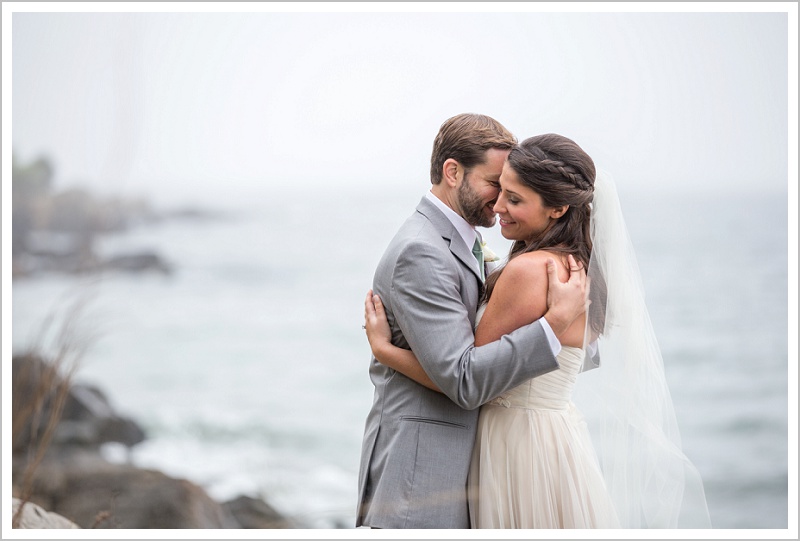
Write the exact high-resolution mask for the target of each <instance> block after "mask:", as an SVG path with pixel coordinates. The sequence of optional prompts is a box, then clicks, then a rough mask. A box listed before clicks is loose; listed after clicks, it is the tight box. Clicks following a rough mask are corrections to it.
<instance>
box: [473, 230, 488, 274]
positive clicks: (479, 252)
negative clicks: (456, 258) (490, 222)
mask: <svg viewBox="0 0 800 541" xmlns="http://www.w3.org/2000/svg"><path fill="white" fill-rule="evenodd" d="M472 255H474V256H475V259H477V260H478V269H479V270H480V271H481V281H485V280H486V276H485V275H484V269H483V248H481V240H480V238H479V237H475V244H473V245H472Z"/></svg>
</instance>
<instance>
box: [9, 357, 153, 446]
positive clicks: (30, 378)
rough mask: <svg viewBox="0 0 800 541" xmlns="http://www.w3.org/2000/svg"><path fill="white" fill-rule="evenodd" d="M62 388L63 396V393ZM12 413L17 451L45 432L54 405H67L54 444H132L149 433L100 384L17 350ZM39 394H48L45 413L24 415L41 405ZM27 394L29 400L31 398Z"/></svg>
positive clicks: (55, 430) (44, 398)
mask: <svg viewBox="0 0 800 541" xmlns="http://www.w3.org/2000/svg"><path fill="white" fill-rule="evenodd" d="M58 389H61V392H62V393H63V397H59V396H58ZM12 390H13V394H12V397H13V400H12V406H13V407H12V415H13V414H14V412H16V413H17V415H15V419H16V420H17V427H18V430H15V437H14V444H13V447H14V449H15V451H19V450H21V449H25V448H27V447H28V446H29V445H30V442H31V441H32V440H33V439H39V438H41V437H42V436H43V434H44V429H45V425H46V423H43V422H42V421H41V419H45V420H47V419H49V418H50V416H51V415H53V414H54V413H55V412H54V410H53V406H54V404H56V403H61V402H62V400H63V406H62V410H61V414H60V417H59V419H58V422H57V423H56V424H55V425H54V426H53V428H52V433H51V441H50V445H51V446H53V447H58V446H63V445H79V446H84V447H91V448H94V449H99V447H100V446H101V445H102V444H104V443H110V442H116V443H121V444H123V445H125V446H127V447H132V446H134V445H136V444H138V443H141V442H142V441H144V439H145V433H144V431H143V430H142V428H141V427H140V426H139V425H138V424H137V423H136V422H134V421H133V420H131V419H129V418H127V417H125V416H122V415H119V414H117V413H116V412H115V411H114V409H113V408H112V407H111V404H110V403H109V401H108V399H107V398H106V396H105V395H104V394H103V393H102V391H100V389H98V388H96V387H93V386H90V385H84V384H70V382H68V381H65V380H64V376H63V375H62V374H60V373H59V372H58V369H57V367H55V366H52V365H51V364H49V363H47V362H45V361H44V360H43V359H42V358H40V357H38V356H35V355H25V356H21V355H17V356H14V357H13V360H12ZM36 397H41V398H40V400H42V405H41V411H40V415H39V416H36V415H29V416H28V417H27V418H25V417H24V415H23V412H25V411H33V410H34V409H35V408H36V404H35V403H34V402H35V401H36V399H37V398H36ZM26 399H28V402H27V403H26Z"/></svg>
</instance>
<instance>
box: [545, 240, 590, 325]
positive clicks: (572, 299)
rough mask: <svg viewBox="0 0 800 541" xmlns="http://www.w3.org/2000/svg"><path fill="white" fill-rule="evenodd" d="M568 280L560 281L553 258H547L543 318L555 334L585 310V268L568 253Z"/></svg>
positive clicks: (586, 291) (570, 323)
mask: <svg viewBox="0 0 800 541" xmlns="http://www.w3.org/2000/svg"><path fill="white" fill-rule="evenodd" d="M567 260H568V263H569V280H567V281H566V282H562V281H561V280H560V279H559V278H558V269H557V267H556V262H555V260H554V259H552V258H551V259H548V260H547V281H548V284H547V312H545V314H544V318H545V319H546V320H547V323H549V324H550V327H551V328H552V329H553V332H554V333H556V336H559V335H561V334H562V333H563V332H564V331H566V330H567V328H568V327H569V326H570V325H572V322H573V321H575V319H576V318H577V317H578V316H580V315H581V314H583V313H584V312H585V311H586V299H587V294H588V288H587V284H586V269H584V268H583V265H581V264H580V263H578V262H577V261H575V258H574V257H573V256H572V254H570V255H569V256H568V258H567Z"/></svg>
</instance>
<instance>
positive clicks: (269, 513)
mask: <svg viewBox="0 0 800 541" xmlns="http://www.w3.org/2000/svg"><path fill="white" fill-rule="evenodd" d="M223 507H225V508H226V509H227V510H228V511H229V512H230V513H231V514H232V515H233V516H234V517H236V520H237V521H238V522H239V524H240V525H241V526H240V527H241V528H246V529H274V528H298V527H300V526H298V525H297V524H296V523H295V522H294V521H292V520H289V519H288V518H286V517H284V516H283V515H281V514H280V513H279V512H278V511H276V510H275V509H274V508H273V507H272V506H271V505H269V504H268V503H267V502H265V501H264V500H260V499H257V498H251V497H250V496H239V497H238V498H236V499H234V500H231V501H228V502H225V503H224V504H223Z"/></svg>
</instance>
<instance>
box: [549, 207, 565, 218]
mask: <svg viewBox="0 0 800 541" xmlns="http://www.w3.org/2000/svg"><path fill="white" fill-rule="evenodd" d="M568 209H569V205H562V206H560V207H553V208H551V209H550V217H551V218H552V219H554V220H558V219H559V218H561V217H562V216H563V215H564V214H565V213H566V212H567V210H568Z"/></svg>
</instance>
